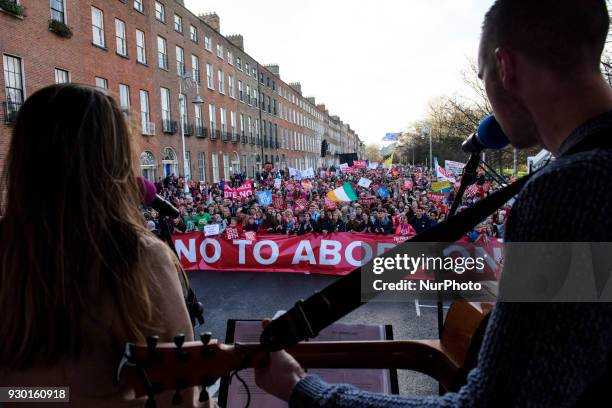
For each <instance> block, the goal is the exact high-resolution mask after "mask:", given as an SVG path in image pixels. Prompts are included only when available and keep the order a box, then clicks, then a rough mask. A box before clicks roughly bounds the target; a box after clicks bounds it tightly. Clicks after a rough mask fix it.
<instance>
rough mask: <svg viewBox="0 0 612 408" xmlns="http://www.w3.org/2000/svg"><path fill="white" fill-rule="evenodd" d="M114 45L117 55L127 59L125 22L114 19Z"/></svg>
mask: <svg viewBox="0 0 612 408" xmlns="http://www.w3.org/2000/svg"><path fill="white" fill-rule="evenodd" d="M115 43H116V44H115V45H116V47H117V54H119V55H121V56H124V57H127V55H128V46H127V30H126V26H125V21H123V20H119V19H118V18H116V19H115Z"/></svg>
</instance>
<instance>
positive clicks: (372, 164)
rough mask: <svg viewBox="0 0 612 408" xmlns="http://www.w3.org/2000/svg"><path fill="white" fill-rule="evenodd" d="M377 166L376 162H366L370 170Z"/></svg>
mask: <svg viewBox="0 0 612 408" xmlns="http://www.w3.org/2000/svg"><path fill="white" fill-rule="evenodd" d="M377 168H378V162H370V164H368V169H370V170H376V169H377Z"/></svg>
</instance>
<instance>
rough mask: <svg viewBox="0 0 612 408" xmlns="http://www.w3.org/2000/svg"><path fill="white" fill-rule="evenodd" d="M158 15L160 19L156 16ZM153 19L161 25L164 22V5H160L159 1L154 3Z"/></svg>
mask: <svg viewBox="0 0 612 408" xmlns="http://www.w3.org/2000/svg"><path fill="white" fill-rule="evenodd" d="M158 6H159V9H158ZM158 14H159V15H160V17H158V16H157V15H158ZM155 19H156V20H157V21H161V22H162V23H165V22H166V5H165V4H163V3H160V2H159V1H156V2H155Z"/></svg>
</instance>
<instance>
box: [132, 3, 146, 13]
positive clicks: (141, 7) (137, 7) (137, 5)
mask: <svg viewBox="0 0 612 408" xmlns="http://www.w3.org/2000/svg"><path fill="white" fill-rule="evenodd" d="M134 9H135V10H138V11H140V12H141V13H144V5H143V4H142V0H134Z"/></svg>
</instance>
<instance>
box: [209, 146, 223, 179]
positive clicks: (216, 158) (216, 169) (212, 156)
mask: <svg viewBox="0 0 612 408" xmlns="http://www.w3.org/2000/svg"><path fill="white" fill-rule="evenodd" d="M210 161H211V162H212V171H213V183H218V182H220V181H221V179H220V178H219V156H218V155H217V153H211V154H210Z"/></svg>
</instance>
